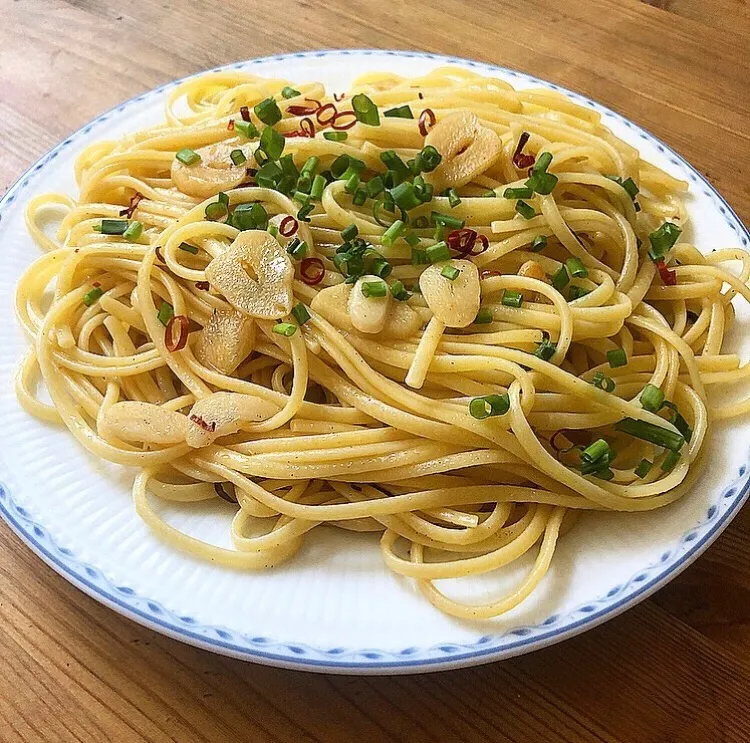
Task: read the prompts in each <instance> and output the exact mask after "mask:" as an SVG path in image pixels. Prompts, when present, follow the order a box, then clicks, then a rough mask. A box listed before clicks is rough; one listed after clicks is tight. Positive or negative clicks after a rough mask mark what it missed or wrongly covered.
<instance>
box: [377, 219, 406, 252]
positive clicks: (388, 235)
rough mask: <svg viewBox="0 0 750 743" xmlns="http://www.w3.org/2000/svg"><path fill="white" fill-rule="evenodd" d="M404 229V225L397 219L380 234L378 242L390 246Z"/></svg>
mask: <svg viewBox="0 0 750 743" xmlns="http://www.w3.org/2000/svg"><path fill="white" fill-rule="evenodd" d="M405 229H406V225H405V224H404V223H403V222H402V221H401V220H400V219H397V220H396V221H395V222H394V223H393V224H392V225H391V226H390V227H389V228H388V229H387V230H386V231H385V232H384V233H383V235H382V237H381V238H380V242H381V243H382V244H383V245H385V246H386V247H387V248H390V247H391V246H392V245H393V243H394V242H396V240H398V238H399V237H400V236H401V233H402V232H403V231H404V230H405Z"/></svg>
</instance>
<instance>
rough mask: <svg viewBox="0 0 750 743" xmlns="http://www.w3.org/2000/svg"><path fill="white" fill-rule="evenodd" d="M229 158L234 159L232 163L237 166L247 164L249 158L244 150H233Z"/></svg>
mask: <svg viewBox="0 0 750 743" xmlns="http://www.w3.org/2000/svg"><path fill="white" fill-rule="evenodd" d="M229 157H230V158H231V159H232V162H233V163H234V164H235V165H243V164H244V163H246V162H247V158H246V157H245V153H244V152H243V151H242V150H232V151H231V152H230V153H229Z"/></svg>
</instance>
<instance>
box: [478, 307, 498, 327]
mask: <svg viewBox="0 0 750 743" xmlns="http://www.w3.org/2000/svg"><path fill="white" fill-rule="evenodd" d="M493 319H494V318H493V317H492V310H491V309H490V308H489V307H480V308H479V312H477V316H476V317H475V318H474V323H475V324H476V325H486V324H487V323H489V322H492V320H493Z"/></svg>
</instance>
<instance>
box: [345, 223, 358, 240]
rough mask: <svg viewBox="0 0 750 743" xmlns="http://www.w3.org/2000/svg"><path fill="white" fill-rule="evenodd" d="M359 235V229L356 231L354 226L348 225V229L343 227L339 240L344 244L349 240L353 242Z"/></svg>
mask: <svg viewBox="0 0 750 743" xmlns="http://www.w3.org/2000/svg"><path fill="white" fill-rule="evenodd" d="M357 235H359V229H357V225H356V224H350V225H349V226H348V227H345V228H344V229H343V230H341V239H342V240H343V241H344V242H349V240H353V239H354V238H355V237H357Z"/></svg>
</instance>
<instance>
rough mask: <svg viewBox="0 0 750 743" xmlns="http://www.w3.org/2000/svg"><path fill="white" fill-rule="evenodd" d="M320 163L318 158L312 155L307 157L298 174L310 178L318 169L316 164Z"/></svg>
mask: <svg viewBox="0 0 750 743" xmlns="http://www.w3.org/2000/svg"><path fill="white" fill-rule="evenodd" d="M319 164H320V158H319V157H316V156H315V155H313V156H312V157H308V158H307V160H306V161H305V164H304V165H303V166H302V169H301V170H300V175H307V176H310V178H312V177H313V176H314V175H315V171H316V170H317V169H318V165H319Z"/></svg>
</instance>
